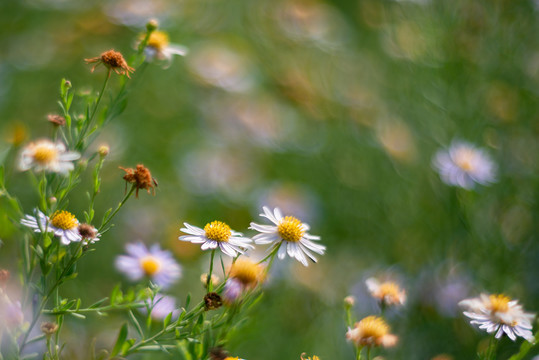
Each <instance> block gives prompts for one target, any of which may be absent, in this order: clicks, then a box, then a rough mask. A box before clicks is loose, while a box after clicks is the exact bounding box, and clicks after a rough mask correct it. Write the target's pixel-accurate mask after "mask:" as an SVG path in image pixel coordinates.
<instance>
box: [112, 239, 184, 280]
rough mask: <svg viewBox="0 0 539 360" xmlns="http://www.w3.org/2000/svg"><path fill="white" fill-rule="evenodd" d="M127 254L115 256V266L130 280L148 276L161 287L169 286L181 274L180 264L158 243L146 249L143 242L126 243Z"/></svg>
mask: <svg viewBox="0 0 539 360" xmlns="http://www.w3.org/2000/svg"><path fill="white" fill-rule="evenodd" d="M125 248H126V251H127V254H128V255H120V256H118V257H117V258H116V262H115V264H116V268H117V269H118V270H119V271H120V272H122V273H124V274H125V275H126V276H127V277H128V278H129V279H130V280H131V281H138V280H140V279H142V278H143V277H148V278H150V279H151V281H153V282H154V283H155V284H157V285H158V286H159V287H161V288H162V289H166V288H168V287H170V285H172V284H173V283H175V282H176V281H177V280H178V279H179V278H180V277H181V274H182V269H181V267H180V265H178V263H177V262H176V260H174V258H173V256H172V254H171V253H170V252H169V251H166V250H161V248H160V246H159V244H154V245H152V246H151V247H150V249H148V248H147V247H146V245H144V244H143V243H141V242H139V243H131V244H127V245H126V247H125Z"/></svg>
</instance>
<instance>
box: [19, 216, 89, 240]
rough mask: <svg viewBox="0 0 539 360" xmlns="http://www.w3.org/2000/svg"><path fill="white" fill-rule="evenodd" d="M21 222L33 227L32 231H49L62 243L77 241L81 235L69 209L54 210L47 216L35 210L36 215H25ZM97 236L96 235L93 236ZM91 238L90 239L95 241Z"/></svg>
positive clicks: (75, 219)
mask: <svg viewBox="0 0 539 360" xmlns="http://www.w3.org/2000/svg"><path fill="white" fill-rule="evenodd" d="M21 224H23V225H24V226H27V227H29V228H32V229H34V232H43V231H46V232H51V233H53V234H54V235H55V236H58V237H59V238H60V242H61V243H62V244H63V245H69V244H70V243H71V242H79V241H81V240H82V236H81V234H80V233H79V221H78V220H77V218H76V217H75V215H73V214H72V213H70V212H69V211H65V210H61V211H56V212H55V213H54V214H52V215H51V217H50V218H49V217H48V216H46V215H45V214H43V213H42V212H41V211H39V210H36V216H35V217H34V216H31V215H25V217H24V219H22V220H21ZM97 237H98V236H97V235H96V236H95V238H97ZM95 238H93V239H92V241H96V239H95Z"/></svg>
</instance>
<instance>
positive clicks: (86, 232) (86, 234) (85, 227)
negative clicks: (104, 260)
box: [79, 224, 101, 244]
mask: <svg viewBox="0 0 539 360" xmlns="http://www.w3.org/2000/svg"><path fill="white" fill-rule="evenodd" d="M79 235H80V236H81V238H82V240H83V241H85V242H86V243H87V244H91V243H94V242H96V241H98V240H99V238H100V237H101V234H100V233H98V232H97V229H96V228H95V227H93V226H92V225H90V224H80V225H79Z"/></svg>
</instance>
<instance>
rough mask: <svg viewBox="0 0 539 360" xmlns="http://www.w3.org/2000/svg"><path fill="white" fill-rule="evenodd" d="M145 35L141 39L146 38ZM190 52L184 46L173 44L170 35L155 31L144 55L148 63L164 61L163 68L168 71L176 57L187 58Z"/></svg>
mask: <svg viewBox="0 0 539 360" xmlns="http://www.w3.org/2000/svg"><path fill="white" fill-rule="evenodd" d="M144 36H145V34H142V35H141V37H142V38H144ZM188 52H189V50H188V49H187V48H186V47H185V46H182V45H177V44H171V43H170V41H169V38H168V34H167V33H166V32H164V31H160V30H155V31H153V32H152V33H151V34H150V38H149V39H148V44H147V45H146V47H145V48H144V54H145V55H146V59H147V60H148V61H154V60H157V61H164V65H163V67H164V68H165V69H166V68H168V67H169V66H170V64H171V63H172V57H173V56H174V55H180V56H185V55H186V54H187V53H188Z"/></svg>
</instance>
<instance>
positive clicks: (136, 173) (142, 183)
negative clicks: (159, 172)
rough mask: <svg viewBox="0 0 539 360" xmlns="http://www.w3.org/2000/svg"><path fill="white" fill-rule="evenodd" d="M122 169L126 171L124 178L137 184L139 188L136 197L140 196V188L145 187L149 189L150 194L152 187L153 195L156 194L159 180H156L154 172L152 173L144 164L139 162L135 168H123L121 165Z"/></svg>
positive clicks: (136, 186)
mask: <svg viewBox="0 0 539 360" xmlns="http://www.w3.org/2000/svg"><path fill="white" fill-rule="evenodd" d="M120 169H122V170H123V171H125V175H124V180H125V181H127V182H128V183H131V184H133V185H135V188H136V189H137V192H136V197H137V198H138V191H139V190H140V189H144V190H146V191H148V194H149V193H150V189H151V190H152V192H153V195H155V188H156V187H157V180H155V179H154V178H153V177H152V174H151V173H150V170H148V168H146V167H145V166H144V165H142V164H139V165H137V168H136V169H133V168H127V169H126V168H123V167H121V166H120ZM126 186H127V183H126Z"/></svg>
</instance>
